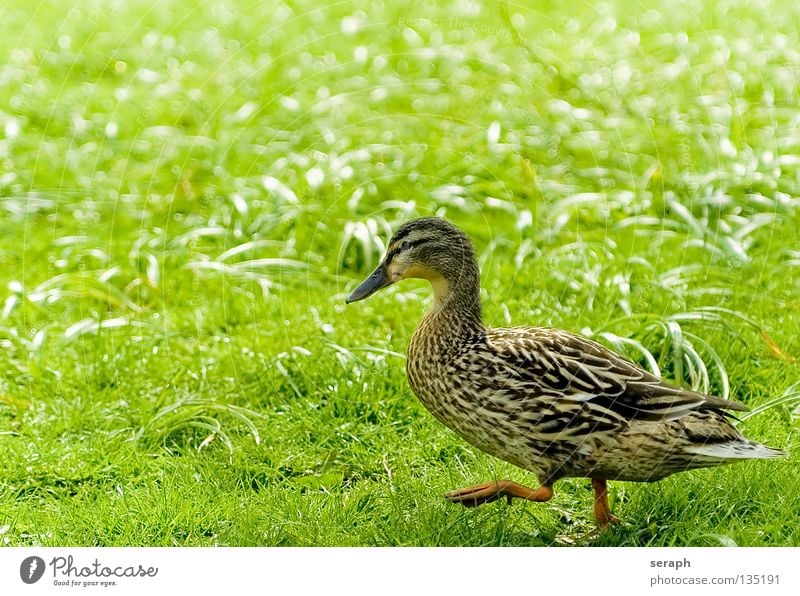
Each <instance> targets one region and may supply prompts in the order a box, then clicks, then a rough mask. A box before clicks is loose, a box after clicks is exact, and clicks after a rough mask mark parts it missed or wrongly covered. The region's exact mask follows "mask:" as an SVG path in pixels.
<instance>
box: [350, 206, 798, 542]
mask: <svg viewBox="0 0 800 596" xmlns="http://www.w3.org/2000/svg"><path fill="white" fill-rule="evenodd" d="M411 278H414V279H424V280H427V281H428V282H430V285H431V287H432V290H433V302H432V306H431V308H430V310H429V311H428V312H427V314H425V315H424V317H423V318H422V320H421V322H420V323H419V324H418V326H417V328H416V330H415V331H414V333H413V335H412V337H411V340H410V342H409V344H408V350H407V358H406V373H407V376H408V382H409V385H410V387H411V390H412V391H413V393H414V394H415V395H416V396H417V398H418V399H419V401H420V402H421V403H422V405H423V406H424V407H425V408H426V409H427V410H428V411H429V412H430V413H431V414H432V415H433V416H434V417H435V418H436V419H437V420H438V421H439V422H441V423H442V424H444V425H445V426H447V427H448V428H449V429H451V430H452V431H454V432H455V433H456V434H458V435H459V436H460V437H461V438H463V439H464V440H465V441H467V442H468V443H469V444H471V445H473V446H474V447H476V448H478V449H480V450H481V451H484V452H486V453H488V454H490V455H492V456H494V457H496V458H498V459H501V460H503V461H506V462H509V463H511V464H513V465H515V466H517V467H519V468H522V469H524V470H527V471H529V472H532V473H533V474H534V475H535V476H536V478H537V479H538V482H539V486H537V487H534V488H531V487H528V486H524V485H522V484H518V483H516V482H513V481H511V480H508V479H502V480H500V479H495V480H492V481H489V482H485V483H482V484H478V485H475V486H469V487H466V488H462V489H459V490H454V491H451V492H448V493H447V494H446V495H445V497H446V499H447V500H449V501H451V502H453V503H458V504H461V505H463V506H467V507H474V506H476V505H481V504H484V503H490V502H492V501H496V500H498V499H501V498H506V499H507V500H508V501H509V503H510V502H511V501H512V499H524V500H528V501H535V502H545V501H549V500H550V499H552V498H553V484H554V483H555V482H556V481H558V480H560V479H562V478H588V479H590V480H591V485H592V488H593V491H594V515H595V518H596V520H597V523H598V525H599V526H600V528H606V527H607V526H609V525H610V524H618V523H620V520H619V518H617V517H616V516H615V515H614V514H613V513H612V511H611V508H610V507H609V503H608V484H607V483H608V481H632V482H654V481H657V480H661V479H663V478H665V477H667V476H669V475H671V474H674V473H676V472H682V471H686V470H692V469H695V468H705V467H713V466H719V465H722V464H728V463H733V462H739V461H744V460H750V459H771V458H778V457H783V456H784V455H785V453H784V452H783V451H781V450H778V449H773V448H770V447H767V446H765V445H762V444H760V443H757V442H754V441H751V440H749V439H747V438H745V437H744V436H743V435H742V434H741V433H740V432H739V431H738V430H737V429H736V428H735V427H734V426H733V424H732V423H731V419H732V418H733V416H734V415H733V414H732V413H733V412H744V411H747V408H746V407H745V406H744V405H743V404H741V403H739V402H737V401H733V400H729V399H722V398H720V397H716V396H713V395H705V394H703V393H699V392H697V391H692V390H690V389H686V388H683V387H680V386H678V385H675V384H672V383H669V382H667V381H665V380H664V379H662V378H660V377H658V376H656V375H654V374H652V373H651V372H649V371H647V370H645V369H643V368H641V367H640V366H638V365H637V364H635V363H633V362H630V361H628V360H627V359H625V358H624V357H622V356H620V355H619V354H617V353H615V352H613V351H612V350H610V349H609V348H607V347H605V346H603V345H602V344H599V343H597V342H595V341H593V340H591V339H589V338H587V337H584V336H582V335H579V334H576V333H572V332H569V331H565V330H562V329H554V328H546V327H510V328H492V327H489V326H487V325H485V324H484V321H483V313H482V306H481V296H480V270H479V266H478V260H477V258H476V253H475V248H474V246H473V244H472V242H471V240H470V238H469V237H468V236H467V235H466V234H465V233H464V232H463V231H462V230H461V229H459V228H458V227H456V226H455V225H453V224H452V223H450V222H449V221H447V220H445V219H443V218H439V217H423V218H420V219H414V220H411V221H407V222H405V223H403V224H402V225H401V226H400V227H399V228H398V229H397V231H396V232H395V233H394V234H393V236H392V237H391V239H390V241H389V243H388V245H387V248H386V254H385V255H384V257H383V259H382V260H381V262H380V264H379V265H378V267H377V268H376V269H375V270H374V271H373V272H372V273H371V274H370V275H369V276H368V277H367V278H366V279H365V280H364V281H363V282H362V283H361V284H359V285H358V286H357V287H356V288H355V290H353V292H352V293H351V294H350V295H349V297H348V298H347V300H346V302H347V303H348V304H349V303H353V302H358V301H360V300H364V299H366V298H368V297H370V296H372V295H373V294H375V293H376V292H378V291H379V290H382V289H384V288H387V287H389V286H391V285H393V284H395V283H398V282H400V281H402V280H404V279H411Z"/></svg>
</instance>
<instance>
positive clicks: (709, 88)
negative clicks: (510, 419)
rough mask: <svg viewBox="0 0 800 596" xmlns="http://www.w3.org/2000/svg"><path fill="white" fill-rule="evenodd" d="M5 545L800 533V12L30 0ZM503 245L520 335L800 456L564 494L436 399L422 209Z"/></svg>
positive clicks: (738, 538) (15, 170) (12, 78)
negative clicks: (386, 265)
mask: <svg viewBox="0 0 800 596" xmlns="http://www.w3.org/2000/svg"><path fill="white" fill-rule="evenodd" d="M0 15H2V20H3V23H4V34H3V36H0V56H2V57H3V59H2V63H0V308H2V312H1V313H0V347H2V350H0V462H2V464H1V465H0V542H2V543H5V544H7V545H16V546H18V545H45V546H51V545H215V544H219V545H398V544H407V545H547V544H561V543H568V544H575V543H577V544H600V545H629V546H630V545H718V544H725V545H730V544H739V545H752V546H757V545H800V480H798V476H797V474H796V470H797V464H798V456H797V452H798V437H797V429H798V417H799V416H800V408H799V407H798V403H799V401H798V400H800V385H798V362H797V355H798V354H800V336H799V335H798V329H800V240H799V239H798V238H799V236H800V234H799V233H798V230H800V110H798V80H800V79H799V78H798V77H799V76H800V49H798V48H800V40H799V39H798V35H799V34H798V31H797V27H796V23H797V22H798V21H799V20H800V7H798V5H797V4H796V3H793V2H787V1H773V2H767V3H765V4H763V5H762V4H759V5H754V4H752V3H746V2H730V1H728V2H710V1H709V2H702V1H682V2H678V3H674V4H672V5H669V6H664V5H651V4H649V3H633V4H631V3H630V2H622V1H618V0H617V1H606V2H599V3H580V4H576V5H570V4H567V5H565V4H564V3H560V2H537V3H535V6H533V7H531V6H526V5H522V4H514V3H508V2H503V3H500V4H498V5H494V4H492V3H479V2H470V1H459V2H450V3H444V2H443V3H438V4H432V3H427V2H426V3H413V4H410V5H408V6H402V7H401V6H394V5H392V4H391V3H388V2H384V3H375V2H366V1H356V2H351V1H346V2H337V3H335V4H332V5H330V6H318V5H317V4H316V3H311V2H291V3H282V2H277V1H274V0H270V1H268V2H252V1H245V0H242V1H230V0H228V1H215V2H199V3H193V2H188V1H187V0H171V1H164V2H159V3H150V2H144V1H136V0H134V1H130V2H119V1H118V2H101V1H99V0H98V1H85V0H84V1H79V2H76V3H74V5H73V6H67V5H66V4H65V3H62V2H57V1H43V2H40V1H39V0H35V1H34V2H21V1H18V0H10V1H9V2H6V3H5V5H4V6H3V7H2V8H0ZM430 214H439V215H443V216H446V217H448V218H449V219H451V220H452V221H453V222H454V223H456V224H458V225H460V226H461V227H463V228H464V229H466V230H467V231H468V232H469V233H470V235H472V237H473V238H474V240H475V242H476V245H477V247H478V252H479V255H480V259H481V265H482V270H483V273H482V275H483V284H484V289H483V292H484V303H485V315H486V319H487V322H489V323H490V324H494V325H523V324H527V325H554V326H559V327H564V328H567V329H571V330H574V331H579V332H582V333H585V334H587V335H590V336H593V337H595V338H597V339H598V340H600V341H604V342H606V343H607V344H608V345H611V346H613V347H616V348H617V349H619V350H620V351H623V352H625V353H626V354H628V356H629V357H630V358H632V359H636V360H638V361H640V362H642V364H644V365H647V366H650V367H651V368H654V369H655V368H657V369H658V370H660V371H661V372H662V373H663V374H664V375H665V376H667V377H669V378H672V379H675V380H678V381H680V382H682V383H684V384H686V385H690V386H693V387H696V388H698V389H701V390H707V391H713V392H715V393H716V394H719V395H725V396H731V397H734V398H736V399H738V400H740V401H743V402H744V403H746V404H748V405H749V406H750V407H751V408H753V411H754V415H752V416H749V415H748V416H745V417H743V420H742V423H741V424H740V428H741V429H742V430H743V431H745V432H746V433H747V434H748V435H749V436H751V437H752V438H754V439H757V440H761V441H763V442H766V443H768V444H770V445H771V446H774V447H779V448H784V449H787V450H789V451H790V452H791V454H792V455H791V457H790V458H789V459H788V460H787V461H784V462H750V463H745V464H741V465H738V466H736V467H730V468H724V469H718V470H706V471H698V472H691V473H687V474H681V475H678V476H675V477H672V478H669V479H667V480H665V481H663V482H660V483H658V484H654V485H636V484H625V483H616V484H614V485H613V487H612V491H613V494H612V500H613V501H615V503H614V507H615V509H616V512H617V513H618V515H620V517H622V518H623V519H624V520H625V521H626V522H627V523H626V524H625V525H624V526H621V527H619V528H614V529H613V530H611V531H610V532H608V533H605V534H603V535H602V536H600V537H591V536H587V535H586V530H587V529H588V528H590V527H592V520H591V493H590V491H589V488H588V482H587V481H583V480H567V481H563V482H561V483H559V484H558V485H557V487H556V498H555V499H554V500H553V501H552V502H551V503H548V504H544V505H536V504H514V505H512V506H510V507H509V506H507V505H505V504H504V503H497V504H494V505H490V506H486V507H482V508H479V509H477V510H462V509H461V508H458V507H454V506H451V505H448V504H447V503H445V502H444V501H443V499H442V498H441V495H442V494H443V493H444V492H445V491H446V490H448V489H453V488H457V487H459V486H461V485H466V484H469V483H475V482H482V481H486V480H488V479H490V478H492V477H495V476H496V477H511V478H514V479H516V480H518V481H520V482H528V483H535V479H533V478H531V477H530V475H529V474H527V473H526V472H523V471H521V470H517V469H515V468H513V467H512V466H508V465H506V464H503V463H501V462H498V461H496V460H493V459H492V458H490V457H488V456H485V455H483V454H481V453H480V452H477V451H476V450H474V449H472V448H470V447H469V446H467V445H466V444H465V443H463V442H462V441H461V440H460V439H458V438H457V437H456V436H455V435H453V434H451V433H450V432H449V431H447V430H446V429H444V428H443V427H441V426H440V425H439V424H438V423H436V422H435V421H434V420H433V418H432V417H430V416H429V415H428V414H427V413H426V412H425V411H424V410H423V408H422V407H421V406H420V405H419V404H418V403H417V402H416V400H415V398H414V397H413V395H412V394H411V393H410V390H409V389H408V386H407V382H406V379H405V372H404V355H403V354H404V352H405V347H406V344H407V342H408V339H409V337H410V335H411V333H412V331H413V328H414V326H415V324H416V321H417V320H418V319H419V318H420V317H421V315H422V312H423V311H424V309H425V308H427V302H428V300H429V298H428V294H429V291H428V289H427V288H426V287H425V286H424V285H423V284H421V283H419V284H414V283H408V284H404V285H401V286H398V287H394V288H392V289H390V290H389V291H387V292H384V293H382V294H381V295H380V296H376V297H375V298H374V299H373V300H371V301H369V302H368V303H363V304H359V305H356V306H352V307H348V308H345V307H344V304H343V301H344V297H345V296H346V295H347V293H348V291H350V290H352V288H353V287H354V285H355V284H356V283H357V282H358V281H359V280H360V279H361V278H362V277H363V276H364V274H365V273H367V272H369V270H370V269H371V267H373V266H374V265H375V264H376V263H377V261H378V259H379V258H380V257H381V254H382V250H383V247H384V246H385V242H386V241H387V240H388V237H389V236H390V234H391V230H392V228H394V227H396V226H397V225H398V224H399V223H401V222H402V221H405V220H406V219H408V218H411V217H416V216H421V215H430Z"/></svg>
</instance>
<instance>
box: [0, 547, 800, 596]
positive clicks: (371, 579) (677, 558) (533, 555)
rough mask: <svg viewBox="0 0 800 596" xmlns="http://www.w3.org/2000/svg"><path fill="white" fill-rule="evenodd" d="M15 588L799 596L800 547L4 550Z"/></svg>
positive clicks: (1, 579) (0, 567) (5, 581)
mask: <svg viewBox="0 0 800 596" xmlns="http://www.w3.org/2000/svg"><path fill="white" fill-rule="evenodd" d="M0 587H2V591H0V593H2V594H3V595H4V596H5V595H11V594H14V595H16V594H25V595H38V594H76V595H81V596H84V595H88V594H109V595H111V594H113V595H115V596H117V595H123V594H136V595H139V594H143V593H153V594H163V593H171V594H193V595H194V594H215V595H227V594H238V595H244V594H250V593H256V594H319V595H326V596H327V595H329V594H346V595H347V596H358V595H361V594H364V595H370V596H374V595H380V596H384V595H385V594H405V595H413V596H426V595H428V594H438V595H442V596H446V595H450V594H463V595H465V596H466V595H483V596H489V595H492V594H513V595H515V596H517V595H519V596H522V595H527V594H530V595H531V596H541V595H543V594H547V593H550V594H580V593H582V591H585V592H583V593H586V594H597V593H602V594H605V593H615V594H621V595H625V594H654V595H660V594H684V595H687V594H698V595H701V594H702V595H703V596H707V595H710V594H720V595H723V594H724V595H725V596H735V595H736V594H742V595H750V594H757V595H761V594H765V595H770V596H772V595H774V596H778V595H783V594H787V595H791V596H797V595H798V594H800V549H797V548H649V549H645V548H642V549H634V548H438V549H433V548H431V549H423V548H5V549H0Z"/></svg>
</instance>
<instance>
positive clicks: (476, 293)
mask: <svg viewBox="0 0 800 596" xmlns="http://www.w3.org/2000/svg"><path fill="white" fill-rule="evenodd" d="M430 282H431V286H433V306H431V310H430V311H429V312H428V314H427V315H426V317H425V318H426V319H428V320H429V321H430V322H434V321H435V322H443V321H447V323H448V325H449V326H450V327H451V329H452V328H453V326H454V325H455V326H458V327H459V328H461V329H464V330H465V331H470V330H473V331H474V330H482V329H483V314H482V309H481V293H480V279H479V273H478V267H477V264H476V265H475V267H474V268H464V269H462V270H461V271H460V272H459V273H458V274H455V275H437V276H435V277H433V278H432V279H431V280H430Z"/></svg>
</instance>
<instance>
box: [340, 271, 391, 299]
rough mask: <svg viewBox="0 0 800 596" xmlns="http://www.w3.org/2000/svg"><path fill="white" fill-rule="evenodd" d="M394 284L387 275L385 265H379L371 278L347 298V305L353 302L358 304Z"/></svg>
mask: <svg viewBox="0 0 800 596" xmlns="http://www.w3.org/2000/svg"><path fill="white" fill-rule="evenodd" d="M391 284H392V282H391V280H390V279H389V276H388V275H386V269H384V267H383V265H378V268H377V269H376V270H375V271H373V272H372V273H371V274H370V276H369V277H368V278H367V279H365V280H364V281H362V282H361V284H360V285H359V286H358V287H357V288H356V289H355V290H353V293H352V294H350V296H349V297H348V298H347V304H350V303H351V302H358V301H359V300H363V299H364V298H369V297H370V296H372V295H373V294H374V293H375V292H377V291H378V290H381V289H383V288H385V287H386V286H389V285H391Z"/></svg>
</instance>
